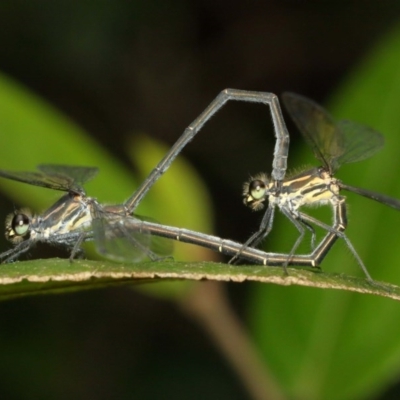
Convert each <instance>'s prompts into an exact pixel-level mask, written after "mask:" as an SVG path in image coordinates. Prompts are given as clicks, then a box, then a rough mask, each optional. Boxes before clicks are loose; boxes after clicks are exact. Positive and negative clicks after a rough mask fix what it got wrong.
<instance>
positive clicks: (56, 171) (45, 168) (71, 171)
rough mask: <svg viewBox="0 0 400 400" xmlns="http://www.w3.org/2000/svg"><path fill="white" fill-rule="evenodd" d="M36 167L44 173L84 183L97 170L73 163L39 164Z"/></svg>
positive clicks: (79, 183)
mask: <svg viewBox="0 0 400 400" xmlns="http://www.w3.org/2000/svg"><path fill="white" fill-rule="evenodd" d="M37 169H38V170H39V171H41V172H43V173H44V174H46V175H50V176H59V177H64V178H69V179H72V181H73V182H74V184H77V185H84V184H85V183H86V182H89V181H90V180H92V179H93V178H94V177H95V176H96V175H97V174H98V172H99V169H98V168H96V167H79V166H74V165H60V164H40V165H38V166H37Z"/></svg>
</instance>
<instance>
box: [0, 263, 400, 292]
mask: <svg viewBox="0 0 400 400" xmlns="http://www.w3.org/2000/svg"><path fill="white" fill-rule="evenodd" d="M161 279H162V280H191V281H200V280H214V281H222V282H245V281H256V282H263V283H273V284H276V285H283V286H293V285H299V286H311V287H316V288H328V289H338V290H349V291H355V292H360V293H367V294H375V295H379V296H383V297H390V298H392V299H396V300H400V287H395V286H393V285H381V286H380V285H371V284H370V283H368V282H367V281H366V280H365V279H359V278H353V277H349V276H344V275H340V274H328V273H323V272H319V271H317V272H316V271H309V270H307V269H295V268H289V275H288V276H286V275H284V274H283V273H282V268H279V267H260V266H258V265H256V266H255V265H247V266H246V265H244V266H243V265H242V266H234V265H230V264H221V263H213V262H176V261H173V260H170V259H165V260H161V261H158V262H142V263H135V264H123V263H118V264H117V263H113V262H110V261H106V260H104V261H93V260H77V261H74V262H73V263H70V262H69V260H65V259H57V258H56V259H46V260H31V261H22V262H16V263H12V264H4V265H3V266H2V268H1V270H0V300H8V299H12V298H15V297H21V296H28V295H29V296H31V295H37V294H49V293H65V292H69V291H74V290H86V289H95V288H99V287H105V286H110V285H127V284H138V283H148V282H157V281H158V280H161Z"/></svg>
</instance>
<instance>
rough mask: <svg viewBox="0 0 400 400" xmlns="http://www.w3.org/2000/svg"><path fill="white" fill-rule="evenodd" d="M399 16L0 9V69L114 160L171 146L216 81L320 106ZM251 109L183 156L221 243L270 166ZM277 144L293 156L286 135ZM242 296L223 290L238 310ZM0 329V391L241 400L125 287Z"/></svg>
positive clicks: (169, 6)
mask: <svg viewBox="0 0 400 400" xmlns="http://www.w3.org/2000/svg"><path fill="white" fill-rule="evenodd" d="M399 10H400V3H397V2H377V1H363V2H356V1H355V2H347V1H335V2H333V1H325V2H318V1H309V2H299V1H275V2H272V1H271V2H267V1H264V2H263V1H254V2H251V3H244V2H238V1H237V2H236V1H216V2H214V1H191V2H184V1H181V2H179V1H177V2H173V3H171V2H164V1H153V2H148V1H141V2H140V1H122V0H114V1H97V2H94V1H82V2H76V3H75V2H70V1H66V0H65V1H62V0H59V1H57V0H52V1H30V2H23V1H2V2H1V3H0V69H1V71H2V72H4V73H7V74H9V75H10V76H11V77H13V78H14V79H16V80H17V81H19V82H21V83H22V84H24V85H26V86H27V87H28V88H30V89H31V90H32V91H34V92H35V93H37V94H39V95H40V96H42V97H43V98H45V99H46V100H47V101H48V102H50V103H52V104H53V105H54V106H55V107H57V108H58V109H60V110H61V111H62V112H63V113H65V114H66V115H68V116H69V117H70V118H71V119H73V120H74V121H76V122H77V123H78V124H79V125H81V126H82V127H83V128H84V129H86V130H87V131H88V132H89V133H90V134H91V135H93V137H95V138H96V139H97V140H98V141H99V142H101V143H103V144H104V145H105V146H107V147H108V148H109V149H110V150H111V151H112V152H114V153H115V154H116V155H117V156H118V157H119V158H120V159H122V160H125V161H126V163H127V165H128V159H127V156H126V155H125V154H124V146H123V143H124V141H125V138H126V137H127V136H129V135H134V134H135V133H140V132H146V133H147V134H149V135H151V136H153V137H155V138H157V139H160V140H162V141H164V142H165V143H167V144H172V143H173V142H174V141H175V140H176V139H177V138H178V136H179V135H180V134H181V132H183V130H184V128H185V127H186V126H187V125H188V124H189V123H190V122H191V121H192V120H193V119H194V118H195V117H196V116H197V115H198V114H199V113H200V112H201V111H202V110H203V109H204V108H205V107H206V106H207V105H208V103H209V102H210V101H211V100H212V99H213V98H214V97H215V96H216V95H217V94H218V93H219V91H221V90H222V89H224V88H226V87H233V88H238V89H248V90H258V91H268V92H273V93H276V94H280V93H281V92H282V91H285V90H291V91H295V92H298V93H302V94H304V95H307V96H308V97H311V98H313V99H315V100H316V101H317V102H320V103H323V102H324V100H325V99H326V98H327V97H328V96H329V94H330V93H331V92H332V91H333V89H334V88H335V87H336V86H337V84H338V83H339V82H341V80H342V79H343V78H344V77H345V76H346V74H347V73H348V72H349V71H350V70H351V68H352V67H353V66H354V65H355V64H357V62H359V61H360V60H361V59H362V58H363V56H364V55H365V54H366V53H367V52H368V50H369V49H370V48H371V47H372V46H373V45H374V44H375V43H376V42H377V41H378V40H379V38H380V37H381V36H382V35H383V34H385V33H386V32H387V31H388V29H390V27H391V26H392V25H394V24H395V23H396V22H397V20H398V11H399ZM263 107H264V106H254V105H247V104H229V106H227V107H226V109H224V110H223V111H222V112H221V113H220V114H218V116H216V117H214V118H213V120H212V121H211V122H210V124H209V125H207V127H206V128H205V129H204V132H202V133H200V134H199V137H197V138H196V139H195V142H194V143H193V144H191V145H190V146H188V147H187V149H185V151H184V155H185V157H187V158H188V159H189V160H190V161H191V162H192V163H193V164H194V166H195V167H196V168H197V170H198V171H199V172H200V174H201V176H202V177H203V179H204V180H205V182H206V184H207V186H208V187H209V189H210V193H211V196H212V200H213V203H214V207H215V215H216V233H217V234H218V235H221V236H223V237H230V238H233V239H237V240H244V239H246V238H247V237H248V236H249V234H250V233H251V232H252V229H254V226H256V223H257V221H258V220H259V216H257V215H252V214H251V213H250V212H249V211H248V210H246V209H245V208H244V207H243V206H242V203H241V197H240V193H241V185H242V182H243V181H244V180H246V179H247V178H248V176H249V174H251V173H257V172H259V171H261V170H264V171H266V172H270V165H271V156H272V149H273V144H274V138H273V134H272V131H271V126H270V125H271V123H270V117H269V112H268V111H266V109H265V107H264V108H263ZM290 126H291V125H290ZM292 131H293V129H292ZM4 134H6V133H4V132H3V133H1V134H0V135H4ZM27 135H29V132H27ZM291 140H292V141H291V143H292V145H291V153H292V152H295V151H296V150H295V149H296V146H297V144H298V143H299V142H300V138H299V137H298V136H296V134H291ZM21 145H23V144H21ZM10 151H15V152H16V156H17V153H18V149H10ZM99 167H101V166H99ZM3 202H4V204H5V205H4V207H7V208H8V210H9V209H10V207H12V203H8V202H7V200H6V199H4V200H3ZM247 290H249V286H246V285H240V286H239V285H230V286H229V293H230V296H231V299H232V302H233V304H234V305H235V306H236V309H237V312H238V313H239V314H240V313H241V310H242V307H243V306H244V304H245V298H246V292H247ZM88 322H89V323H88ZM0 325H1V327H2V328H1V330H0V343H1V341H3V343H7V346H6V347H5V348H2V349H1V350H0V351H1V353H2V356H1V357H0V358H1V359H2V360H3V362H2V363H1V364H2V367H0V371H2V372H1V377H0V393H3V398H10V399H11V398H15V399H18V398H43V399H44V398H49V399H53V398H58V399H62V398H68V399H70V398H99V399H101V398H104V399H107V398H110V397H111V396H113V397H114V398H120V399H123V398H140V399H154V398H166V397H171V396H174V398H192V399H195V398H198V399H203V398H206V397H208V398H221V399H222V398H226V399H245V398H247V394H246V392H245V390H244V389H243V387H242V386H241V384H240V382H239V380H238V379H237V377H236V376H235V375H234V373H233V372H232V370H231V368H230V366H229V365H228V364H227V362H226V361H225V360H224V359H223V358H222V357H221V356H220V354H219V352H218V350H217V349H216V348H215V347H214V345H213V344H212V343H211V342H210V341H209V339H208V337H207V336H206V334H205V333H203V331H201V330H199V329H198V327H197V326H196V324H194V323H191V322H190V321H188V320H187V319H186V318H185V317H184V316H183V315H182V314H181V313H180V312H179V310H177V309H176V307H175V306H174V305H173V304H171V303H167V302H162V301H159V300H157V299H155V298H151V297H149V296H145V295H142V294H138V293H136V292H134V291H132V290H130V289H129V288H122V289H121V288H120V289H108V290H102V291H95V292H88V293H80V294H72V295H63V296H54V297H51V298H50V297H38V298H33V299H23V300H17V301H12V302H8V303H4V304H1V305H0ZM1 337H2V339H1ZM1 347H3V346H2V345H1V344H0V348H1Z"/></svg>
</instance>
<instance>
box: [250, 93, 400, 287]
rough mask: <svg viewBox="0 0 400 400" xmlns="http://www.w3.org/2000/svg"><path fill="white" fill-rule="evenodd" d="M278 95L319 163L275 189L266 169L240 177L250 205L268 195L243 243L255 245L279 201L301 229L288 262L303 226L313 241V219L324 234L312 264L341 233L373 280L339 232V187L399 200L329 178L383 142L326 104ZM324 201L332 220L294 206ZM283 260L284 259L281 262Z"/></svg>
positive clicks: (398, 204) (391, 202) (342, 208)
mask: <svg viewBox="0 0 400 400" xmlns="http://www.w3.org/2000/svg"><path fill="white" fill-rule="evenodd" d="M282 98H283V102H284V104H285V106H286V108H287V109H288V111H289V113H290V115H291V117H292V118H293V120H294V121H295V123H296V125H297V127H298V128H299V130H300V132H301V133H302V134H303V136H304V138H305V139H306V141H307V143H308V144H309V145H310V146H311V147H312V149H313V151H314V154H315V156H316V158H317V159H318V160H319V161H320V162H321V163H322V165H323V166H322V167H319V168H313V169H311V170H309V171H305V172H302V173H300V174H299V175H296V176H294V177H293V178H290V179H287V180H285V181H284V182H283V183H282V186H281V190H280V192H278V193H277V192H276V190H275V185H274V184H273V182H271V181H270V180H269V179H268V177H267V175H266V174H259V175H257V176H255V177H254V178H253V179H251V180H250V181H249V182H247V183H245V185H244V189H243V196H244V203H245V204H246V205H247V206H249V207H251V208H252V209H253V210H260V209H262V208H263V206H264V202H266V201H268V206H267V209H266V212H265V214H264V217H263V219H262V222H261V225H260V227H259V229H258V231H257V232H256V233H255V234H253V235H252V236H251V237H250V238H249V240H248V241H247V242H246V243H245V246H256V245H257V244H258V243H259V242H260V241H261V240H262V239H264V238H265V237H266V236H267V235H268V234H269V232H270V231H271V229H272V224H273V220H274V213H275V208H276V207H278V208H279V209H280V210H281V212H282V213H283V214H284V215H285V216H286V217H287V218H288V219H289V220H290V221H291V222H292V223H293V224H294V225H295V227H296V228H297V230H298V231H299V233H300V235H299V237H298V239H297V240H296V242H295V243H294V245H293V247H292V249H291V251H290V253H289V254H288V255H287V263H289V264H292V260H293V255H294V254H295V252H296V249H297V248H298V246H299V244H300V243H301V241H302V240H303V237H304V235H305V232H306V229H307V230H309V231H310V232H311V235H312V246H313V247H314V245H315V231H314V228H313V226H312V225H316V226H319V227H321V228H323V229H325V230H327V231H328V234H327V235H326V236H325V238H324V239H323V240H322V242H321V243H320V245H319V246H318V248H319V249H320V251H321V252H320V253H319V258H316V259H315V261H314V264H315V265H318V263H319V262H320V261H321V259H322V258H323V257H324V256H325V255H326V253H327V252H328V251H329V250H330V248H331V247H332V245H333V243H334V242H335V241H336V239H337V238H338V237H340V238H343V239H344V241H345V243H346V244H347V246H348V247H349V249H350V251H351V252H352V253H353V255H354V257H355V258H356V260H357V262H358V264H359V265H360V266H361V268H362V269H363V271H364V273H365V275H366V277H367V279H368V280H370V281H372V278H371V276H370V274H369V273H368V271H367V269H366V267H365V265H364V263H363V261H362V260H361V258H360V257H359V255H358V254H357V252H356V250H355V248H354V246H353V245H352V243H351V242H350V240H349V239H348V237H347V236H346V235H345V233H344V230H345V229H346V226H347V217H346V204H345V197H343V196H341V195H340V194H339V192H340V190H341V189H345V190H348V191H352V192H355V193H358V194H360V195H362V196H365V197H368V198H370V199H373V200H376V201H379V202H381V203H383V204H386V205H388V206H390V207H393V208H395V209H400V201H399V200H397V199H393V198H391V197H388V196H385V195H382V194H378V193H375V192H372V191H369V190H366V189H361V188H357V187H354V186H349V185H346V184H344V183H343V182H341V181H340V180H338V179H336V178H334V177H333V174H334V173H335V172H336V170H337V169H338V168H339V167H340V166H341V165H342V164H345V163H352V162H356V161H361V160H363V159H366V158H368V157H371V156H372V155H373V154H375V153H376V152H377V151H378V150H380V149H381V148H382V146H383V144H384V139H383V136H382V135H381V134H380V133H378V132H376V131H374V130H372V129H370V128H368V127H365V126H362V125H359V124H356V123H353V122H350V121H339V122H335V121H334V120H333V118H332V117H331V116H330V115H329V114H328V113H327V111H326V110H324V109H323V108H322V107H320V106H319V105H318V104H316V103H314V102H313V101H311V100H309V99H307V98H305V97H303V96H299V95H297V94H294V93H285V94H284V95H283V96H282ZM323 204H329V205H330V206H331V207H332V209H333V214H334V223H333V226H329V225H327V224H325V223H323V222H321V221H319V220H317V219H316V218H313V217H311V216H309V215H307V214H305V213H303V212H301V211H300V210H299V209H300V207H302V206H316V205H323ZM321 256H322V258H321ZM285 266H286V264H284V267H285Z"/></svg>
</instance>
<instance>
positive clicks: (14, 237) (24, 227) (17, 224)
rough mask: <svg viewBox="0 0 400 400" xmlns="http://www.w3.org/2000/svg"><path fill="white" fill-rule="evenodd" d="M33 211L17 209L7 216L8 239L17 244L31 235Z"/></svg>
mask: <svg viewBox="0 0 400 400" xmlns="http://www.w3.org/2000/svg"><path fill="white" fill-rule="evenodd" d="M31 220H32V213H31V211H30V210H29V209H26V208H25V209H22V210H16V211H14V212H13V213H12V214H8V215H7V218H6V239H7V240H9V241H10V242H12V243H14V244H16V243H20V242H22V241H23V240H25V239H27V238H28V237H29V232H30V229H29V228H30V224H31Z"/></svg>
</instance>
